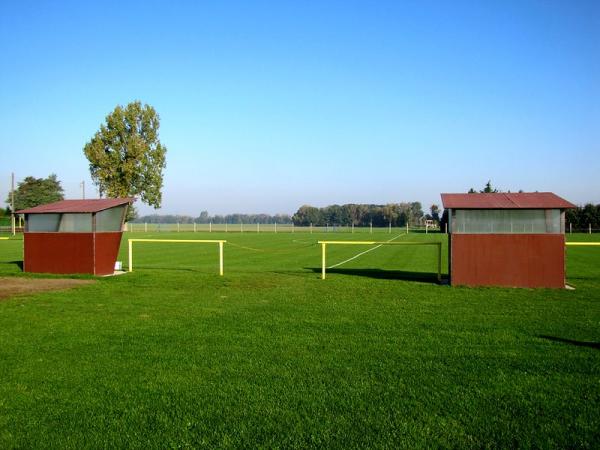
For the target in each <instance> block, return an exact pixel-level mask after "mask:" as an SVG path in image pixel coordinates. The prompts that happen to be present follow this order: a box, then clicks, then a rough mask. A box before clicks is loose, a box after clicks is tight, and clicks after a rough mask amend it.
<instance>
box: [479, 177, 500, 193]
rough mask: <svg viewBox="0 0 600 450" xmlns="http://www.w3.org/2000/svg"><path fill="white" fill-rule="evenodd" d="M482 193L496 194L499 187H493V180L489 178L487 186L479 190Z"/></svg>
mask: <svg viewBox="0 0 600 450" xmlns="http://www.w3.org/2000/svg"><path fill="white" fill-rule="evenodd" d="M479 192H481V193H482V194H495V193H497V192H498V189H496V188H493V187H492V181H491V180H488V182H487V183H485V187H484V188H483V190H481V191H479Z"/></svg>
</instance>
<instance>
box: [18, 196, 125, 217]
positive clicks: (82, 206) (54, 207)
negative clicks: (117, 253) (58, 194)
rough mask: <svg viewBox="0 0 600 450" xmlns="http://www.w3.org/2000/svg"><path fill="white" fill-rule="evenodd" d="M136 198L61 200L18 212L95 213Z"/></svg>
mask: <svg viewBox="0 0 600 450" xmlns="http://www.w3.org/2000/svg"><path fill="white" fill-rule="evenodd" d="M134 200H135V199H134V198H101V199H95V200H61V201H59V202H54V203H48V204H46V205H39V206H35V207H33V208H28V209H22V210H21V211H17V213H18V214H56V213H94V212H98V211H104V210H105V209H109V208H114V207H115V206H119V205H125V204H127V203H133V201H134Z"/></svg>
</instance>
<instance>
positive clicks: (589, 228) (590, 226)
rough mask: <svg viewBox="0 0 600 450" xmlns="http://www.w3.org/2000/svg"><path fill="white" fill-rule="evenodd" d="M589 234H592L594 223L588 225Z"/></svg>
mask: <svg viewBox="0 0 600 450" xmlns="http://www.w3.org/2000/svg"><path fill="white" fill-rule="evenodd" d="M588 234H592V224H591V223H590V224H589V225H588Z"/></svg>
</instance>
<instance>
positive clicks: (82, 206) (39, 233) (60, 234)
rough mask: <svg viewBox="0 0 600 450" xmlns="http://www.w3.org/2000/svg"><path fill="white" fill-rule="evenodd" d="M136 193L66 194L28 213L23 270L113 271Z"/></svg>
mask: <svg viewBox="0 0 600 450" xmlns="http://www.w3.org/2000/svg"><path fill="white" fill-rule="evenodd" d="M133 201H134V199H133V198H108V199H97V200H62V201H59V202H55V203H49V204H46V205H40V206H36V207H34V208H29V209H24V210H21V211H17V213H18V214H24V215H25V230H24V233H23V241H24V243H23V247H24V248H23V271H24V272H39V273H60V274H67V273H87V274H92V275H110V274H112V273H113V272H114V268H115V261H116V259H117V254H118V252H119V246H120V245H121V237H122V234H123V231H122V230H123V223H124V221H125V216H126V214H127V208H128V206H129V205H130V204H131V203H132V202H133Z"/></svg>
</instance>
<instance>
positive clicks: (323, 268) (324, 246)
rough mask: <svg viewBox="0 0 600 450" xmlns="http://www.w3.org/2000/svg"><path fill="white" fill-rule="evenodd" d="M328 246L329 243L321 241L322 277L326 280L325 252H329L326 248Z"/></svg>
mask: <svg viewBox="0 0 600 450" xmlns="http://www.w3.org/2000/svg"><path fill="white" fill-rule="evenodd" d="M326 246H327V244H325V243H321V252H322V254H321V279H322V280H324V279H325V253H326V252H327V250H326Z"/></svg>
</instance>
